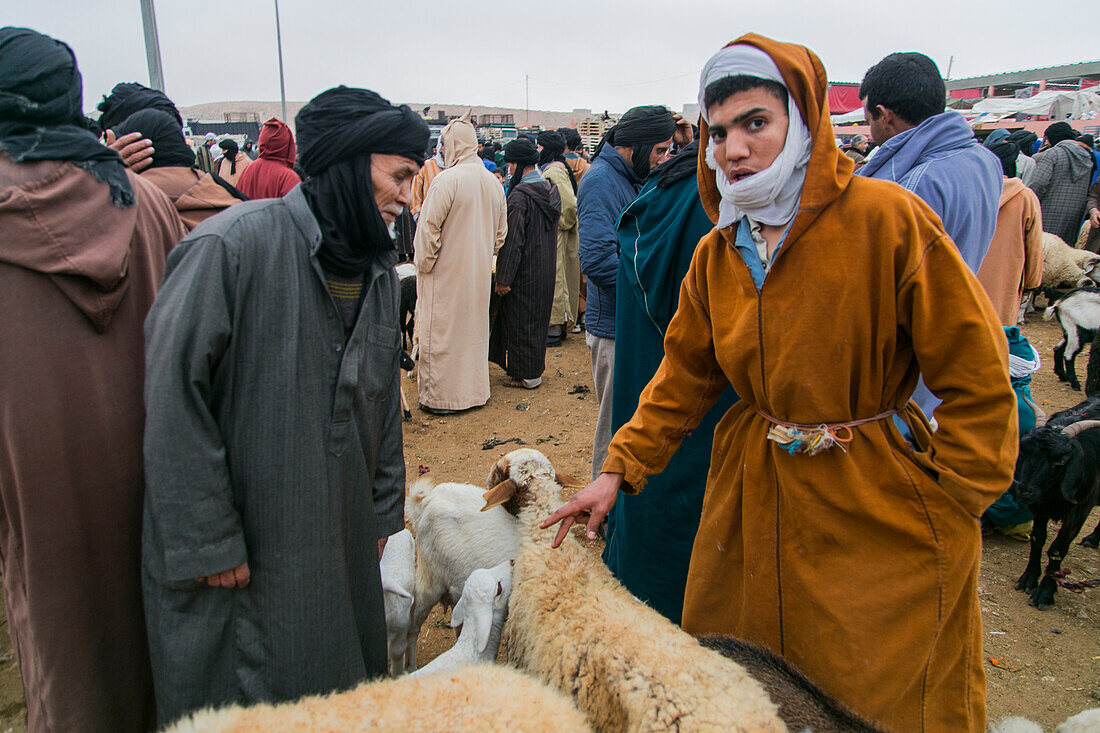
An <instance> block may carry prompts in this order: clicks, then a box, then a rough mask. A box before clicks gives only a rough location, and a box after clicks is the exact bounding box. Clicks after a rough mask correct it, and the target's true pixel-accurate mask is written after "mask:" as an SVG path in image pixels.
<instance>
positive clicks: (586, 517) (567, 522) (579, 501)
mask: <svg viewBox="0 0 1100 733" xmlns="http://www.w3.org/2000/svg"><path fill="white" fill-rule="evenodd" d="M624 483H625V481H624V480H623V475H622V474H621V473H601V474H600V475H599V476H597V477H596V480H595V481H593V482H592V483H590V484H588V486H585V487H584V488H583V489H581V490H580V491H578V492H577V493H576V495H575V496H574V497H573V498H572V499H570V500H569V501H567V502H566V503H565V504H564V505H563V506H562V507H561V508H560V509H558V510H557V511H556V512H554V513H553V514H551V515H550V516H549V517H548V518H547V519H545V520H543V522H542V524H540V525H539V528H540V529H546V528H547V527H551V526H553V525H555V524H557V523H558V522H561V527H559V528H558V534H557V536H555V537H554V541H553V542H552V543H550V546H551V547H558V546H559V545H561V543H562V540H564V539H565V535H566V534H567V533H568V532H569V528H570V527H572V526H573V524H574V523H580V522H584V523H585V525H586V530H587V534H588V539H590V540H594V539H596V530H597V529H599V527H600V525H601V524H602V523H603V520H604V519H605V518H606V517H607V514H608V512H610V511H611V507H613V506H615V499H616V498H618V495H619V488H620V487H622V485H623V484H624ZM562 520H564V521H562Z"/></svg>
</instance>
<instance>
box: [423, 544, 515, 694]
mask: <svg viewBox="0 0 1100 733" xmlns="http://www.w3.org/2000/svg"><path fill="white" fill-rule="evenodd" d="M511 595H512V561H511V560H505V561H504V562H502V563H501V564H500V565H497V566H496V567H495V568H479V569H477V570H475V571H474V572H472V573H470V577H469V578H467V579H466V585H465V586H464V587H463V588H462V598H459V599H458V603H456V604H455V608H454V611H453V612H452V613H451V627H452V628H454V627H456V626H461V627H462V633H461V634H459V637H458V641H457V642H455V645H454V646H452V647H451V648H450V649H448V650H447V651H445V652H443V653H442V654H440V655H439V656H438V657H436V658H435V659H433V660H432V661H430V662H428V664H427V666H425V667H421V668H420V669H418V670H416V671H415V672H413V673H412V675H411V676H412V677H420V676H423V675H426V674H436V673H438V672H453V671H454V670H456V669H458V668H459V667H463V666H465V665H467V664H474V663H476V662H492V661H493V660H495V659H496V658H497V650H498V649H500V632H501V630H502V629H503V628H504V619H505V618H506V617H507V616H508V598H509V596H511Z"/></svg>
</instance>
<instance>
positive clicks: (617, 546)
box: [603, 175, 737, 623]
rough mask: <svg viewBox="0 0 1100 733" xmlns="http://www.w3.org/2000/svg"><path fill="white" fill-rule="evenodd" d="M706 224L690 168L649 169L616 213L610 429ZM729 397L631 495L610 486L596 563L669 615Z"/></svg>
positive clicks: (649, 367)
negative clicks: (662, 177)
mask: <svg viewBox="0 0 1100 733" xmlns="http://www.w3.org/2000/svg"><path fill="white" fill-rule="evenodd" d="M713 227H714V225H713V224H712V223H711V221H710V219H709V218H708V217H707V214H706V212H705V211H704V210H703V205H702V204H701V203H700V201H699V188H698V185H697V183H696V179H695V176H694V175H690V176H688V177H686V178H683V179H682V180H680V181H678V182H677V183H674V184H672V185H671V186H669V187H668V188H664V189H662V188H658V187H657V181H656V177H651V178H650V180H649V182H648V183H647V184H646V185H645V187H643V188H642V191H641V193H640V194H639V195H638V197H637V198H636V199H635V200H634V201H633V202H632V203H630V204H629V205H628V206H627V207H626V209H625V210H624V211H623V213H622V216H621V217H620V219H619V223H618V227H617V228H618V237H619V249H620V251H619V271H618V281H617V290H618V295H619V297H618V299H617V303H616V308H615V334H616V340H615V380H614V387H613V389H612V402H611V427H612V430H618V429H619V428H620V427H622V425H624V424H625V423H626V422H627V421H629V420H630V418H631V416H632V415H633V414H634V409H635V408H636V407H637V405H638V398H639V396H640V395H641V393H642V390H643V389H645V386H646V385H647V384H648V383H649V380H650V379H651V378H652V377H653V375H654V374H655V373H656V372H657V368H658V366H660V364H661V359H662V358H663V357H664V353H665V350H664V332H665V329H666V328H667V327H668V324H669V321H671V320H672V316H673V314H674V313H675V312H676V306H677V302H678V300H679V296H680V283H681V281H682V280H683V279H684V275H685V274H686V273H687V270H688V265H689V264H690V263H691V257H692V255H693V254H694V252H695V246H696V244H698V242H699V240H700V239H701V238H702V237H703V235H705V234H706V233H707V232H709V231H710V230H711V229H712V228H713ZM736 399H737V395H736V394H734V392H733V389H732V388H730V389H727V390H726V391H725V392H724V393H723V394H722V396H721V398H720V399H719V400H718V402H717V403H716V404H715V405H714V407H712V408H711V410H710V412H708V413H707V414H706V416H705V417H704V418H703V421H702V422H701V423H700V424H699V427H698V428H697V429H696V430H695V431H694V432H693V433H692V434H691V435H690V436H688V437H687V438H686V439H685V440H684V442H683V444H682V445H681V446H680V449H679V450H678V451H677V452H676V455H674V456H673V457H672V460H671V461H669V464H668V467H667V468H666V469H665V470H664V471H663V472H662V473H660V474H658V475H656V476H653V477H651V478H650V479H649V481H648V483H647V484H646V489H645V491H644V492H642V493H641V494H638V495H636V496H628V495H625V494H620V495H619V498H618V501H616V502H615V506H614V507H613V508H612V510H611V513H610V514H609V515H608V517H607V545H606V547H605V549H604V553H603V558H604V562H605V563H607V566H608V567H609V568H610V569H611V572H612V573H614V574H615V577H616V578H618V579H619V580H620V581H621V582H622V584H623V585H624V586H626V588H627V590H629V591H630V592H631V593H633V594H634V595H635V596H637V597H638V598H640V599H642V600H643V601H645V602H646V603H648V604H649V605H651V606H652V607H653V608H655V609H656V610H657V611H658V612H660V613H661V614H662V615H664V616H666V617H667V618H668V619H670V620H671V621H673V622H674V623H680V616H681V612H682V610H683V605H684V586H685V584H686V583H687V571H688V562H689V561H690V559H691V547H692V544H693V543H694V542H695V532H696V530H697V529H698V527H699V516H700V514H701V512H702V506H703V492H704V490H705V488H706V478H707V470H708V468H709V467H710V450H711V443H712V441H713V439H714V427H715V425H717V424H718V421H719V420H720V419H721V418H722V416H723V415H724V414H725V413H726V410H728V409H729V408H730V406H731V405H733V403H734V402H735V401H736Z"/></svg>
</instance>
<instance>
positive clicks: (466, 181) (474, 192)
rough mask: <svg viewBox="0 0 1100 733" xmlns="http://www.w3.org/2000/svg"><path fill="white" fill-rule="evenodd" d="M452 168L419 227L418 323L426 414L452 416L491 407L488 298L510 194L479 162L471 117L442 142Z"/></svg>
mask: <svg viewBox="0 0 1100 733" xmlns="http://www.w3.org/2000/svg"><path fill="white" fill-rule="evenodd" d="M439 141H440V144H441V145H442V146H443V162H444V164H445V165H446V168H445V169H444V170H443V171H442V172H441V173H440V174H439V175H438V176H436V178H435V180H433V181H432V186H431V188H429V189H428V195H427V197H426V198H425V199H424V206H423V208H421V210H420V219H419V221H418V222H417V228H416V239H415V242H414V247H415V250H416V256H415V258H414V261H415V263H416V267H417V283H416V324H417V327H418V329H419V338H420V365H419V368H418V370H417V383H418V387H419V393H420V409H422V410H424V411H425V412H430V413H433V414H449V413H453V412H460V411H462V410H468V409H470V408H471V407H480V406H481V405H484V404H485V403H486V402H488V401H489V296H490V291H491V289H492V285H493V257H494V255H495V254H496V253H497V251H498V250H499V249H500V248H501V246H502V245H503V244H504V237H505V235H507V233H508V218H507V211H506V209H505V203H504V191H503V189H502V188H501V186H500V182H499V181H497V179H496V177H495V176H494V175H493V174H492V173H490V172H489V171H487V170H486V169H485V166H484V165H483V164H482V162H481V159H480V158H479V157H478V156H477V134H476V132H475V131H474V127H473V125H471V124H470V122H469V121H468V120H467V119H466V118H465V117H463V118H460V119H457V120H453V121H452V122H451V123H450V124H448V125H447V126H446V127H445V128H443V132H442V133H440V136H439Z"/></svg>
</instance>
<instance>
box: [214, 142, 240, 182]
mask: <svg viewBox="0 0 1100 733" xmlns="http://www.w3.org/2000/svg"><path fill="white" fill-rule="evenodd" d="M218 147H219V148H221V149H222V151H223V152H224V154H225V159H226V160H228V161H229V175H231V176H235V175H237V153H239V152H240V149H239V148H238V147H237V141H236V140H230V139H229V138H226V139H225V140H222V141H221V142H220V143H218Z"/></svg>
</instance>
